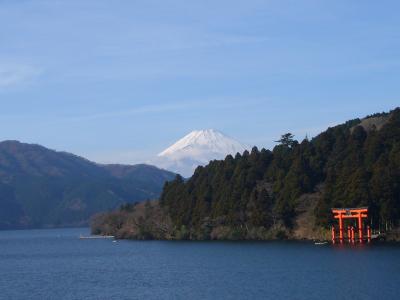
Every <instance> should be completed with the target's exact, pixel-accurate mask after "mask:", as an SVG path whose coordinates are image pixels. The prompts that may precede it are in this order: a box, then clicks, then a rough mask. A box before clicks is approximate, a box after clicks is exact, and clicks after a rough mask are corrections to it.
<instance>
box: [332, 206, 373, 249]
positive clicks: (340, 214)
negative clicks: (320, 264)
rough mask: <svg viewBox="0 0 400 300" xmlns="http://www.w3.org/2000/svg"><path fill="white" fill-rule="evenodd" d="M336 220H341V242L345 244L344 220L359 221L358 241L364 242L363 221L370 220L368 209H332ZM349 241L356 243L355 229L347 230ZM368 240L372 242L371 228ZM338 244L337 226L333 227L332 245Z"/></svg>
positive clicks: (368, 228)
mask: <svg viewBox="0 0 400 300" xmlns="http://www.w3.org/2000/svg"><path fill="white" fill-rule="evenodd" d="M332 213H333V214H334V218H335V219H338V220H339V241H340V243H343V241H344V234H343V219H358V241H359V242H360V243H362V242H363V222H362V219H365V218H368V207H359V208H332ZM347 239H348V241H349V242H350V241H351V242H353V243H354V242H355V234H354V227H353V226H352V227H348V228H347ZM367 240H368V242H370V241H371V228H370V227H369V226H367ZM335 242H336V232H335V226H332V243H335Z"/></svg>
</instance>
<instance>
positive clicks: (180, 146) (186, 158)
mask: <svg viewBox="0 0 400 300" xmlns="http://www.w3.org/2000/svg"><path fill="white" fill-rule="evenodd" d="M249 148H250V147H249V146H247V145H245V144H242V143H241V142H239V141H237V140H235V139H233V138H231V137H228V136H227V135H225V134H223V133H222V132H220V131H218V130H215V129H206V130H195V131H192V132H190V133H189V134H187V135H186V136H184V137H183V138H182V139H180V140H178V141H177V142H176V143H175V144H173V145H172V146H170V147H169V148H167V149H165V150H164V151H163V152H161V153H160V154H158V157H157V159H156V160H155V161H154V164H156V165H157V166H159V167H161V168H164V169H167V170H171V171H173V172H176V173H179V174H181V175H182V176H184V177H190V176H191V175H192V174H193V172H194V170H195V169H196V167H198V166H204V165H206V164H208V163H209V162H210V161H211V160H215V159H223V158H225V157H226V156H227V155H228V154H236V153H238V152H239V153H243V151H245V150H246V149H249Z"/></svg>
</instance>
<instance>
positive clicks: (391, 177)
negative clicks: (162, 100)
mask: <svg viewBox="0 0 400 300" xmlns="http://www.w3.org/2000/svg"><path fill="white" fill-rule="evenodd" d="M159 205H160V207H161V209H162V211H164V213H165V214H166V216H168V218H169V222H170V224H169V226H170V228H172V231H171V232H169V234H170V235H171V236H172V237H173V236H174V235H175V236H177V235H179V236H185V237H186V238H192V239H208V238H256V239H258V238H261V239H264V238H270V237H271V236H275V237H276V236H279V235H287V236H290V234H291V232H293V231H295V230H296V229H297V228H296V227H299V223H298V219H299V217H300V214H304V213H305V212H307V211H308V213H309V216H311V217H310V218H308V219H306V222H308V223H310V222H312V224H307V226H309V227H310V226H311V227H312V228H327V227H328V225H329V223H330V222H331V221H332V220H331V213H330V208H331V207H356V206H368V207H369V208H370V212H371V214H370V215H371V221H372V223H373V226H374V227H376V228H378V227H380V228H385V229H390V228H391V227H393V226H395V225H397V224H398V222H399V220H400V109H396V110H394V111H392V112H390V113H383V114H376V115H372V116H369V117H367V118H365V119H362V120H361V119H355V120H351V121H348V122H346V123H345V124H343V125H339V126H336V127H333V128H329V129H328V130H326V131H325V132H323V133H321V134H320V135H318V136H317V137H315V138H313V139H312V140H310V141H309V140H307V139H305V140H303V141H300V142H298V141H296V140H295V139H294V138H293V136H292V135H291V134H285V135H283V136H282V138H281V139H280V141H278V145H277V146H276V147H274V149H273V150H272V151H270V150H265V149H261V150H259V149H257V148H253V149H252V150H251V152H250V153H249V152H247V151H245V152H244V153H243V154H237V155H236V156H235V157H232V156H230V155H229V156H227V157H226V158H225V160H222V161H212V162H211V163H210V164H209V165H207V166H206V167H199V168H198V169H197V170H196V172H195V173H194V175H193V177H191V178H190V179H189V180H188V181H185V180H184V179H183V178H182V177H180V176H178V177H177V178H176V179H175V180H174V181H171V182H168V183H166V184H165V186H164V190H163V193H162V195H161V197H160V203H159ZM122 223H123V222H122ZM120 225H121V227H123V224H120ZM157 236H160V234H158V235H157ZM161 237H162V235H161Z"/></svg>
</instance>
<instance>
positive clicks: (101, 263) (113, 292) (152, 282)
mask: <svg viewBox="0 0 400 300" xmlns="http://www.w3.org/2000/svg"><path fill="white" fill-rule="evenodd" d="M80 234H88V229H52V230H23V231H0V299H8V300H10V299H400V247H399V246H396V245H373V246H365V245H364V246H358V247H340V246H337V247H332V246H328V245H326V246H315V245H313V244H309V243H295V242H159V241H118V242H115V243H113V242H112V240H79V239H78V237H79V235H80Z"/></svg>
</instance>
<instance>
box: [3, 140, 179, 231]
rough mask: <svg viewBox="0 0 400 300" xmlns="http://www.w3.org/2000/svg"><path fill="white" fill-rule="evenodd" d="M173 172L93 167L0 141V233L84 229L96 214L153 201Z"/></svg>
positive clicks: (76, 159)
mask: <svg viewBox="0 0 400 300" xmlns="http://www.w3.org/2000/svg"><path fill="white" fill-rule="evenodd" d="M174 176H175V174H173V173H171V172H167V171H164V170H160V169H158V168H156V167H153V166H148V165H134V166H124V165H99V164H96V163H93V162H91V161H88V160H86V159H84V158H82V157H79V156H76V155H73V154H70V153H65V152H57V151H53V150H50V149H47V148H45V147H43V146H40V145H32V144H25V143H20V142H17V141H4V142H1V143H0V229H3V228H30V227H43V226H46V227H52V226H82V225H87V224H88V221H89V218H90V217H91V216H92V215H93V214H95V213H97V212H99V211H106V210H112V209H115V208H117V207H118V206H119V205H121V204H123V203H127V202H130V203H132V202H136V201H141V200H146V199H154V198H157V197H158V196H159V195H160V193H161V190H162V187H163V184H164V182H165V181H167V180H171V179H173V178H174Z"/></svg>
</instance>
